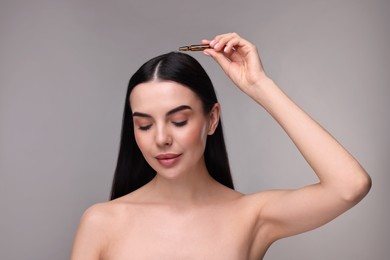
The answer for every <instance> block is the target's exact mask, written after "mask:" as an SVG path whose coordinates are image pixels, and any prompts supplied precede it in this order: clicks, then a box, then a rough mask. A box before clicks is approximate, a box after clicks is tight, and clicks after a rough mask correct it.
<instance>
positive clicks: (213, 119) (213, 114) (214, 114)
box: [207, 103, 221, 135]
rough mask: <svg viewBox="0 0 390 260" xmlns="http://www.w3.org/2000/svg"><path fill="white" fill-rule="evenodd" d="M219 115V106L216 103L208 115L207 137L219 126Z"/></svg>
mask: <svg viewBox="0 0 390 260" xmlns="http://www.w3.org/2000/svg"><path fill="white" fill-rule="evenodd" d="M220 114H221V106H220V105H219V104H218V103H215V104H214V106H213V108H212V109H211V111H210V113H209V120H210V121H209V129H208V131H207V134H208V135H213V134H214V132H215V129H217V126H218V124H219V117H220Z"/></svg>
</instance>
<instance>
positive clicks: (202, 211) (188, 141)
mask: <svg viewBox="0 0 390 260" xmlns="http://www.w3.org/2000/svg"><path fill="white" fill-rule="evenodd" d="M203 43H205V44H209V45H210V47H211V48H210V49H206V50H205V51H204V53H205V54H206V55H209V56H211V57H212V58H214V59H215V61H216V62H217V63H218V64H219V65H220V66H221V67H222V69H223V70H224V71H225V73H226V74H227V76H228V77H230V78H231V80H232V81H233V82H234V83H235V85H236V86H237V87H239V88H240V89H241V90H242V91H243V92H244V93H246V94H247V95H248V96H249V97H251V98H252V99H253V100H254V101H255V102H257V103H258V104H259V105H261V106H262V107H263V108H264V109H265V110H266V111H268V113H270V115H271V116H272V117H273V118H274V119H275V120H276V121H277V122H278V123H279V124H280V126H281V127H282V128H283V129H284V130H285V131H286V133H287V134H288V135H289V137H290V138H291V139H292V141H293V142H294V143H295V145H296V146H297V148H298V149H299V151H300V152H301V153H302V155H303V157H304V158H305V159H306V161H307V162H308V163H309V165H310V166H311V167H312V169H313V171H314V172H315V174H316V175H317V176H318V179H319V182H318V183H316V184H312V185H309V186H306V187H303V188H300V189H296V190H272V191H262V192H259V193H255V194H250V195H245V194H241V193H239V192H237V191H235V190H234V189H233V183H232V179H231V175H230V170H229V165H228V159H227V154H226V149H225V144H224V140H223V133H222V127H221V123H220V118H219V117H220V106H219V104H218V101H217V99H216V96H215V93H214V90H213V86H212V84H211V81H210V79H209V78H208V76H207V74H206V73H205V72H204V70H203V69H202V67H201V66H200V65H199V63H197V62H196V61H195V60H194V59H193V58H191V57H190V56H188V55H185V54H180V53H169V54H166V55H162V56H159V57H157V58H154V59H152V60H150V61H148V62H147V63H145V64H144V65H143V66H142V67H141V68H140V69H139V70H138V71H137V72H136V73H135V74H134V75H133V77H132V78H131V80H130V83H129V88H128V92H127V96H126V104H125V111H124V118H123V128H122V140H121V147H120V152H119V157H118V164H117V169H116V172H115V177H114V182H113V188H112V197H111V199H112V200H111V201H109V202H105V203H100V204H97V205H94V206H92V207H91V208H89V209H88V210H87V211H86V212H85V213H84V215H83V217H82V219H81V223H80V226H79V229H78V231H77V234H76V238H75V242H74V248H73V252H72V259H73V260H76V259H82V260H88V259H225V260H226V259H232V260H233V259H234V260H237V259H262V258H263V256H264V255H265V253H266V251H267V249H268V248H269V247H270V245H271V244H272V243H273V242H275V241H276V240H278V239H281V238H284V237H287V236H291V235H295V234H298V233H302V232H305V231H308V230H311V229H314V228H317V227H319V226H321V225H323V224H325V223H327V222H329V221H330V220H332V219H334V218H335V217H337V216H338V215H340V214H341V213H343V212H345V211H346V210H348V209H350V208H351V207H352V206H354V205H355V204H356V203H357V202H359V201H360V200H361V199H362V198H363V197H364V196H365V195H366V194H367V192H368V191H369V189H370V186H371V181H370V178H369V176H368V175H367V173H366V172H365V171H364V169H363V168H362V167H361V166H360V164H359V163H358V162H357V161H356V160H355V159H354V158H353V157H352V155H350V154H349V153H348V152H347V151H346V150H345V149H344V148H343V147H342V146H341V145H340V144H339V143H338V142H337V141H336V140H335V139H334V138H333V137H332V136H331V135H329V134H328V133H327V132H326V131H325V130H324V129H323V128H322V127H321V126H320V125H318V124H317V123H316V122H315V121H314V120H313V119H311V118H310V117H309V116H308V115H307V114H306V113H305V112H304V111H302V110H301V109H300V108H299V107H298V106H297V105H296V104H295V103H294V102H293V101H291V100H290V99H289V98H288V97H287V96H286V95H285V94H284V93H283V92H282V91H281V90H280V89H279V87H278V86H277V85H276V84H275V83H274V82H273V81H272V80H271V79H270V78H269V77H268V76H267V75H266V73H265V72H264V70H263V67H262V64H261V61H260V59H259V56H258V53H257V50H256V47H255V46H253V45H252V44H251V43H250V42H248V41H246V40H244V39H242V38H241V37H240V36H239V35H237V34H236V33H229V34H223V35H219V36H216V37H215V38H214V39H213V40H212V41H208V40H205V41H203Z"/></svg>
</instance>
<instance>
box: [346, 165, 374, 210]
mask: <svg viewBox="0 0 390 260" xmlns="http://www.w3.org/2000/svg"><path fill="white" fill-rule="evenodd" d="M350 185H351V186H350V188H349V189H347V192H345V193H344V194H343V199H344V200H345V201H347V202H348V203H351V204H353V205H354V204H356V203H358V202H359V201H361V200H362V199H363V198H364V197H365V196H366V195H367V193H368V192H369V191H370V189H371V186H372V181H371V177H370V176H369V175H368V174H367V173H366V171H364V170H362V171H361V172H360V173H359V174H358V176H357V177H355V178H354V180H353V181H352V183H350Z"/></svg>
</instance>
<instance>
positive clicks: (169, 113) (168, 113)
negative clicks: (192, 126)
mask: <svg viewBox="0 0 390 260" xmlns="http://www.w3.org/2000/svg"><path fill="white" fill-rule="evenodd" d="M186 109H189V110H192V108H191V107H190V106H187V105H182V106H178V107H176V108H174V109H172V110H169V111H168V112H167V113H166V114H165V115H166V116H169V115H172V114H174V113H177V112H179V111H182V110H186ZM135 116H139V117H152V116H151V115H149V114H145V113H141V112H134V113H133V117H135Z"/></svg>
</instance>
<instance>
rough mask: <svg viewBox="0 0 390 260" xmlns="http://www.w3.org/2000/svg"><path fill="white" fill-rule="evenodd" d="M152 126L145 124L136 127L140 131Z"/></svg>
mask: <svg viewBox="0 0 390 260" xmlns="http://www.w3.org/2000/svg"><path fill="white" fill-rule="evenodd" d="M151 127H152V125H145V126H139V127H138V129H139V130H142V131H146V130H149V129H150V128H151Z"/></svg>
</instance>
